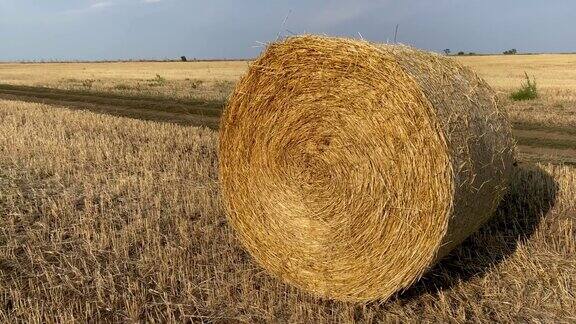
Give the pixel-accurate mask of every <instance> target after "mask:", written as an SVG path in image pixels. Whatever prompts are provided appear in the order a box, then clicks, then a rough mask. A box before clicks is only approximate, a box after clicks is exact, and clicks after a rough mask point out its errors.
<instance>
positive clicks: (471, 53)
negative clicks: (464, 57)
mask: <svg viewBox="0 0 576 324" xmlns="http://www.w3.org/2000/svg"><path fill="white" fill-rule="evenodd" d="M468 55H476V53H474V52H470V53H468Z"/></svg>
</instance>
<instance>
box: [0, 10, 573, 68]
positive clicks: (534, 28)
mask: <svg viewBox="0 0 576 324" xmlns="http://www.w3.org/2000/svg"><path fill="white" fill-rule="evenodd" d="M286 17H287V19H286ZM285 20H286V22H285V23H283V22H284V21H285ZM396 24H399V26H400V27H399V32H398V41H399V42H402V43H406V44H411V45H413V46H416V47H419V48H425V49H429V50H435V51H441V50H443V49H445V48H450V49H451V50H452V51H453V52H457V51H460V50H462V51H466V52H468V51H474V52H478V53H493V52H498V53H499V52H502V51H503V50H506V49H509V48H517V49H518V51H519V52H574V51H576V1H574V0H394V1H393V0H373V1H369V0H356V1H352V0H332V1H313V0H291V1H288V0H285V1H274V0H260V1H256V0H198V1H197V0H106V1H104V0H102V1H100V0H93V1H91V0H50V1H46V0H0V60H34V59H81V60H101V59H128V58H159V59H162V58H175V57H179V56H181V55H186V56H188V57H190V58H248V57H254V56H256V55H258V53H259V52H260V51H261V50H262V44H263V43H267V42H270V41H273V40H275V39H276V38H277V36H278V35H281V36H286V35H290V34H291V33H295V34H301V33H315V34H327V35H342V36H350V37H360V36H359V35H362V37H363V38H364V39H368V40H372V41H378V42H386V41H392V40H393V37H394V27H395V25H396Z"/></svg>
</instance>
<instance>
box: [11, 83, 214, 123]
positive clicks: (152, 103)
mask: <svg viewBox="0 0 576 324" xmlns="http://www.w3.org/2000/svg"><path fill="white" fill-rule="evenodd" d="M0 98H1V99H8V100H18V101H25V102H36V103H44V104H49V105H57V106H65V107H68V108H72V109H84V110H90V111H94V112H98V113H104V114H110V115H115V116H123V117H131V118H136V119H145V120H154V121H164V122H171V123H177V124H182V125H193V126H207V127H210V128H217V127H218V121H219V117H220V112H221V111H222V106H223V104H224V103H223V102H221V101H203V100H178V99H170V98H160V97H134V96H122V95H118V94H110V93H96V92H86V91H71V90H59V89H53V88H44V87H30V86H20V85H8V84H0Z"/></svg>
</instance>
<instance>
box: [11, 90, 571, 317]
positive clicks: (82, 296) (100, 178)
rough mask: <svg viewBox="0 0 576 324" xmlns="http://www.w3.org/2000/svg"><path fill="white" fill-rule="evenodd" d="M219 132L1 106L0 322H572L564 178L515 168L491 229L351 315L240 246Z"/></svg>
mask: <svg viewBox="0 0 576 324" xmlns="http://www.w3.org/2000/svg"><path fill="white" fill-rule="evenodd" d="M216 137H217V135H216V133H214V132H213V131H210V130H206V129H199V128H187V127H181V126H176V125H170V124H158V123H153V122H143V121H136V120H130V119H125V118H116V117H109V116H102V115H96V114H92V113H88V112H78V111H68V110H66V109H59V108H54V107H48V106H43V105H39V104H24V103H19V102H13V101H0V215H1V217H0V321H2V322H8V321H17V320H22V321H23V322H57V321H59V322H64V321H73V320H76V321H81V322H83V321H112V320H117V321H131V320H146V319H147V320H150V319H152V318H154V319H156V320H160V321H170V320H184V319H190V320H193V321H206V322H208V321H225V320H231V319H235V320H241V321H247V322H255V321H272V322H303V323H304V322H353V321H362V322H376V321H393V322H394V321H395V322H423V321H424V322H478V321H483V322H495V321H496V322H574V321H576V296H575V295H574V291H575V290H576V228H575V224H574V220H575V215H576V189H575V188H576V169H574V168H571V167H567V166H554V165H545V166H541V167H537V166H526V165H521V168H520V172H519V173H518V174H517V175H516V178H515V181H514V182H513V187H512V192H511V194H510V195H509V196H508V197H507V198H506V200H505V203H504V204H503V205H501V207H500V208H499V211H498V213H497V215H496V217H495V218H494V219H493V221H491V222H490V223H489V224H488V226H486V227H484V228H483V229H481V230H480V231H479V232H478V233H476V234H475V235H473V236H472V237H471V238H470V239H469V240H467V241H466V242H465V243H464V244H463V245H462V246H461V247H459V248H457V249H456V250H455V251H454V252H453V253H452V254H451V256H449V257H448V258H447V259H446V260H444V261H443V262H442V263H440V265H439V266H438V267H436V268H435V269H434V270H433V271H432V272H431V273H429V274H428V275H427V276H426V277H425V279H424V280H423V281H421V282H420V283H418V284H416V286H415V287H413V288H411V289H409V290H408V291H407V292H405V293H404V294H402V295H400V296H397V297H395V298H393V299H392V300H391V301H389V302H387V303H384V304H377V303H373V304H366V305H354V304H348V303H339V302H328V301H324V300H318V299H315V298H313V297H310V296H309V295H308V294H306V293H303V292H301V291H298V290H296V289H293V288H290V287H288V286H285V285H284V284H282V283H281V282H279V281H278V280H276V279H275V278H272V277H270V276H269V275H268V274H267V273H266V272H265V271H263V270H262V269H261V268H260V267H258V266H257V265H256V264H255V263H254V262H253V261H252V260H251V259H250V258H249V257H248V256H247V255H246V254H245V253H244V252H243V250H242V249H241V248H240V247H239V244H238V242H237V241H236V240H235V238H234V234H233V233H232V232H231V229H230V228H229V227H228V225H227V222H226V221H225V218H224V216H223V211H222V207H221V204H220V201H219V193H218V189H217V184H216V164H217V157H216Z"/></svg>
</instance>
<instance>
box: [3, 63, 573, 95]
mask: <svg viewBox="0 0 576 324" xmlns="http://www.w3.org/2000/svg"><path fill="white" fill-rule="evenodd" d="M454 59H455V60H457V61H459V62H461V63H462V64H464V65H466V66H469V67H471V68H473V69H474V70H475V71H476V72H477V73H478V74H479V75H480V76H482V77H483V78H485V79H486V80H487V81H488V83H490V85H491V86H493V87H494V88H496V89H498V90H511V89H514V88H516V87H518V85H519V84H520V83H521V82H522V80H523V78H524V72H527V73H528V74H529V75H530V76H534V77H535V78H536V80H537V82H538V85H539V86H540V87H541V88H542V89H545V90H548V89H553V90H561V91H567V90H573V91H576V69H574V67H575V66H576V54H536V55H479V56H454ZM249 64H250V62H249V61H213V62H209V61H206V62H202V61H199V62H107V63H0V83H9V84H18V85H34V86H49V87H56V88H62V89H69V88H74V87H76V88H82V87H85V86H84V85H83V84H82V81H85V80H95V81H94V83H93V85H92V88H91V90H111V91H122V85H125V86H127V87H131V86H137V85H138V84H139V83H140V84H141V85H143V84H146V83H147V82H148V81H149V80H153V79H154V78H156V75H160V76H161V77H163V78H165V79H166V81H167V84H166V85H164V86H160V87H159V88H160V89H158V90H159V91H158V92H161V93H162V92H163V93H166V94H173V93H176V94H177V95H178V96H183V97H184V96H187V95H188V94H187V92H189V91H191V89H190V88H186V87H185V85H187V84H188V85H190V84H191V83H192V82H193V81H200V82H207V83H213V82H218V81H220V82H235V81H237V80H238V79H239V78H240V76H242V74H243V73H244V72H245V71H246V69H247V68H248V65H249ZM186 81H188V82H186ZM170 83H174V84H172V85H171V84H170ZM176 85H180V86H181V87H177V86H176ZM162 88H165V89H162ZM192 90H193V89H192Z"/></svg>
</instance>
